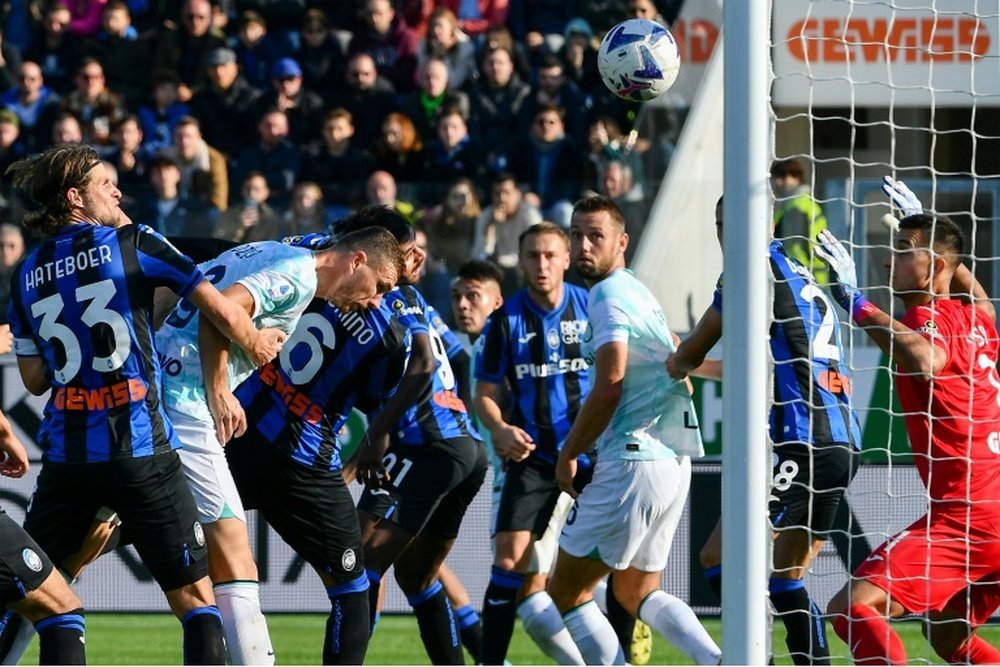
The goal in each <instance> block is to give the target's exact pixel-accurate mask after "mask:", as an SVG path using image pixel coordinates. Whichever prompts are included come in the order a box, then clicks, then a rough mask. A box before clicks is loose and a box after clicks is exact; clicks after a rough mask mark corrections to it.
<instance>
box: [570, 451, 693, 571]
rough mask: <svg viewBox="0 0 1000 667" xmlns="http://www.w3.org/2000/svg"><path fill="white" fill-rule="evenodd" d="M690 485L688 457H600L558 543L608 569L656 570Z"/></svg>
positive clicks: (664, 560) (663, 559) (671, 538)
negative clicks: (644, 459) (622, 458)
mask: <svg viewBox="0 0 1000 667" xmlns="http://www.w3.org/2000/svg"><path fill="white" fill-rule="evenodd" d="M690 487H691V460H690V459H689V458H688V457H686V456H683V457H680V458H677V459H660V460H656V461H600V460H598V462H597V467H596V468H595V469H594V480H593V481H592V482H591V483H590V484H588V485H587V487H586V488H585V489H584V490H583V493H581V494H580V497H579V498H577V500H576V504H575V505H574V506H573V509H572V510H570V514H569V516H568V517H567V518H566V525H565V526H564V527H563V530H562V535H561V536H560V538H559V547H560V548H561V549H562V550H563V551H565V552H566V553H568V554H569V555H570V556H576V557H577V558H588V557H592V558H599V559H600V560H602V561H604V563H605V564H607V565H608V567H611V568H612V569H615V570H624V569H626V568H629V567H633V568H635V569H637V570H642V571H643V572H659V571H661V570H662V569H663V568H665V567H666V566H667V557H668V556H669V555H670V545H671V544H672V543H673V541H674V533H675V532H676V531H677V525H678V524H679V523H680V519H681V514H682V513H683V511H684V503H685V502H686V501H687V497H688V490H689V488H690Z"/></svg>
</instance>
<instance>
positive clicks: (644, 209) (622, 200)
mask: <svg viewBox="0 0 1000 667" xmlns="http://www.w3.org/2000/svg"><path fill="white" fill-rule="evenodd" d="M598 192H600V194H602V195H604V196H605V197H609V198H610V199H611V200H612V201H614V202H615V205H617V206H618V208H619V209H620V210H621V212H622V215H624V216H625V232H626V233H627V234H628V247H627V248H625V263H626V264H628V263H629V262H631V261H632V258H633V257H634V256H635V251H636V250H638V249H639V243H640V242H641V241H642V233H643V232H644V231H645V229H646V219H647V218H648V217H649V205H648V204H647V202H646V199H645V198H644V197H643V196H642V189H641V188H636V187H635V182H634V180H633V178H632V167H630V166H629V164H628V163H627V162H622V161H621V160H610V161H608V162H607V163H605V164H604V166H603V168H602V171H601V187H600V188H599V190H598Z"/></svg>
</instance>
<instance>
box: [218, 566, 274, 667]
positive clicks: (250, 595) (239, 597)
mask: <svg viewBox="0 0 1000 667" xmlns="http://www.w3.org/2000/svg"><path fill="white" fill-rule="evenodd" d="M215 604H216V605H218V607H219V613H221V614H222V634H223V635H224V636H225V638H226V653H227V654H228V655H229V664H231V665H273V664H274V649H273V648H271V636H270V635H269V634H268V632H267V621H266V620H264V614H262V613H261V611H260V594H259V586H258V585H257V582H256V581H230V582H226V583H224V584H217V585H216V586H215Z"/></svg>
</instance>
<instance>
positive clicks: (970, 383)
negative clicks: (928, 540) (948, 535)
mask: <svg viewBox="0 0 1000 667" xmlns="http://www.w3.org/2000/svg"><path fill="white" fill-rule="evenodd" d="M902 322H903V324H905V325H906V326H908V327H910V328H911V329H913V330H914V331H916V332H917V333H918V334H920V335H922V336H923V337H924V338H926V339H927V340H929V341H931V343H932V344H934V345H936V346H938V347H939V348H941V350H943V351H944V353H946V354H947V355H948V362H947V363H946V364H945V366H944V368H943V369H942V370H941V372H939V373H937V374H936V375H935V376H934V377H933V378H932V379H931V380H930V381H925V380H923V379H921V378H920V377H918V376H916V375H910V374H907V372H906V371H904V370H902V369H900V368H898V367H897V380H896V383H897V384H896V386H897V388H898V391H899V402H900V405H901V406H902V408H903V411H904V413H905V415H906V430H907V432H908V434H909V436H910V446H911V448H912V449H913V457H914V463H915V464H916V466H917V469H918V470H919V471H920V476H921V478H922V479H923V481H924V485H925V486H926V487H927V490H928V491H929V492H930V498H931V512H932V513H933V512H935V511H936V510H957V509H960V508H964V507H965V505H966V504H968V503H972V504H973V507H974V508H975V509H976V510H977V513H978V512H979V511H985V512H989V513H994V514H1000V376H998V375H997V347H998V340H997V339H998V334H997V329H996V326H995V324H994V323H993V321H992V320H991V319H990V318H989V316H988V315H987V314H986V313H985V311H983V310H982V309H980V308H977V307H975V306H971V305H967V304H963V303H962V302H960V301H956V300H937V301H934V302H933V303H931V304H927V305H923V306H917V307H916V308H912V309H911V310H910V311H909V312H907V313H906V314H905V315H904V316H903V319H902ZM942 501H943V502H942Z"/></svg>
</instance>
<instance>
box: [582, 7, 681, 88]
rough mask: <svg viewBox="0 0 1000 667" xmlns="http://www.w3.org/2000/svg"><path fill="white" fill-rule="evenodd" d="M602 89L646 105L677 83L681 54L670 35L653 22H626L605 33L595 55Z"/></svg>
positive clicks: (642, 20)
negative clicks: (602, 82)
mask: <svg viewBox="0 0 1000 667" xmlns="http://www.w3.org/2000/svg"><path fill="white" fill-rule="evenodd" d="M597 67H598V69H600V71H601V78H602V79H603V80H604V85H606V86H607V87H608V89H609V90H611V92H613V93H614V94H615V95H617V96H618V97H621V98H623V99H626V100H631V101H632V102H645V101H646V100H651V99H653V98H654V97H658V96H659V95H662V94H663V93H665V92H667V89H669V88H670V86H672V85H673V84H674V80H675V79H677V72H678V71H679V70H680V68H681V54H680V51H678V49H677V42H676V41H675V40H674V36H673V35H671V34H670V31H669V30H667V29H666V28H664V27H663V26H662V25H660V24H659V23H657V22H656V21H650V20H648V19H629V20H627V21H622V22H621V23H619V24H618V25H616V26H615V27H614V28H612V29H611V30H609V31H608V34H607V35H605V36H604V39H603V40H602V41H601V50H600V52H598V54H597Z"/></svg>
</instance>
